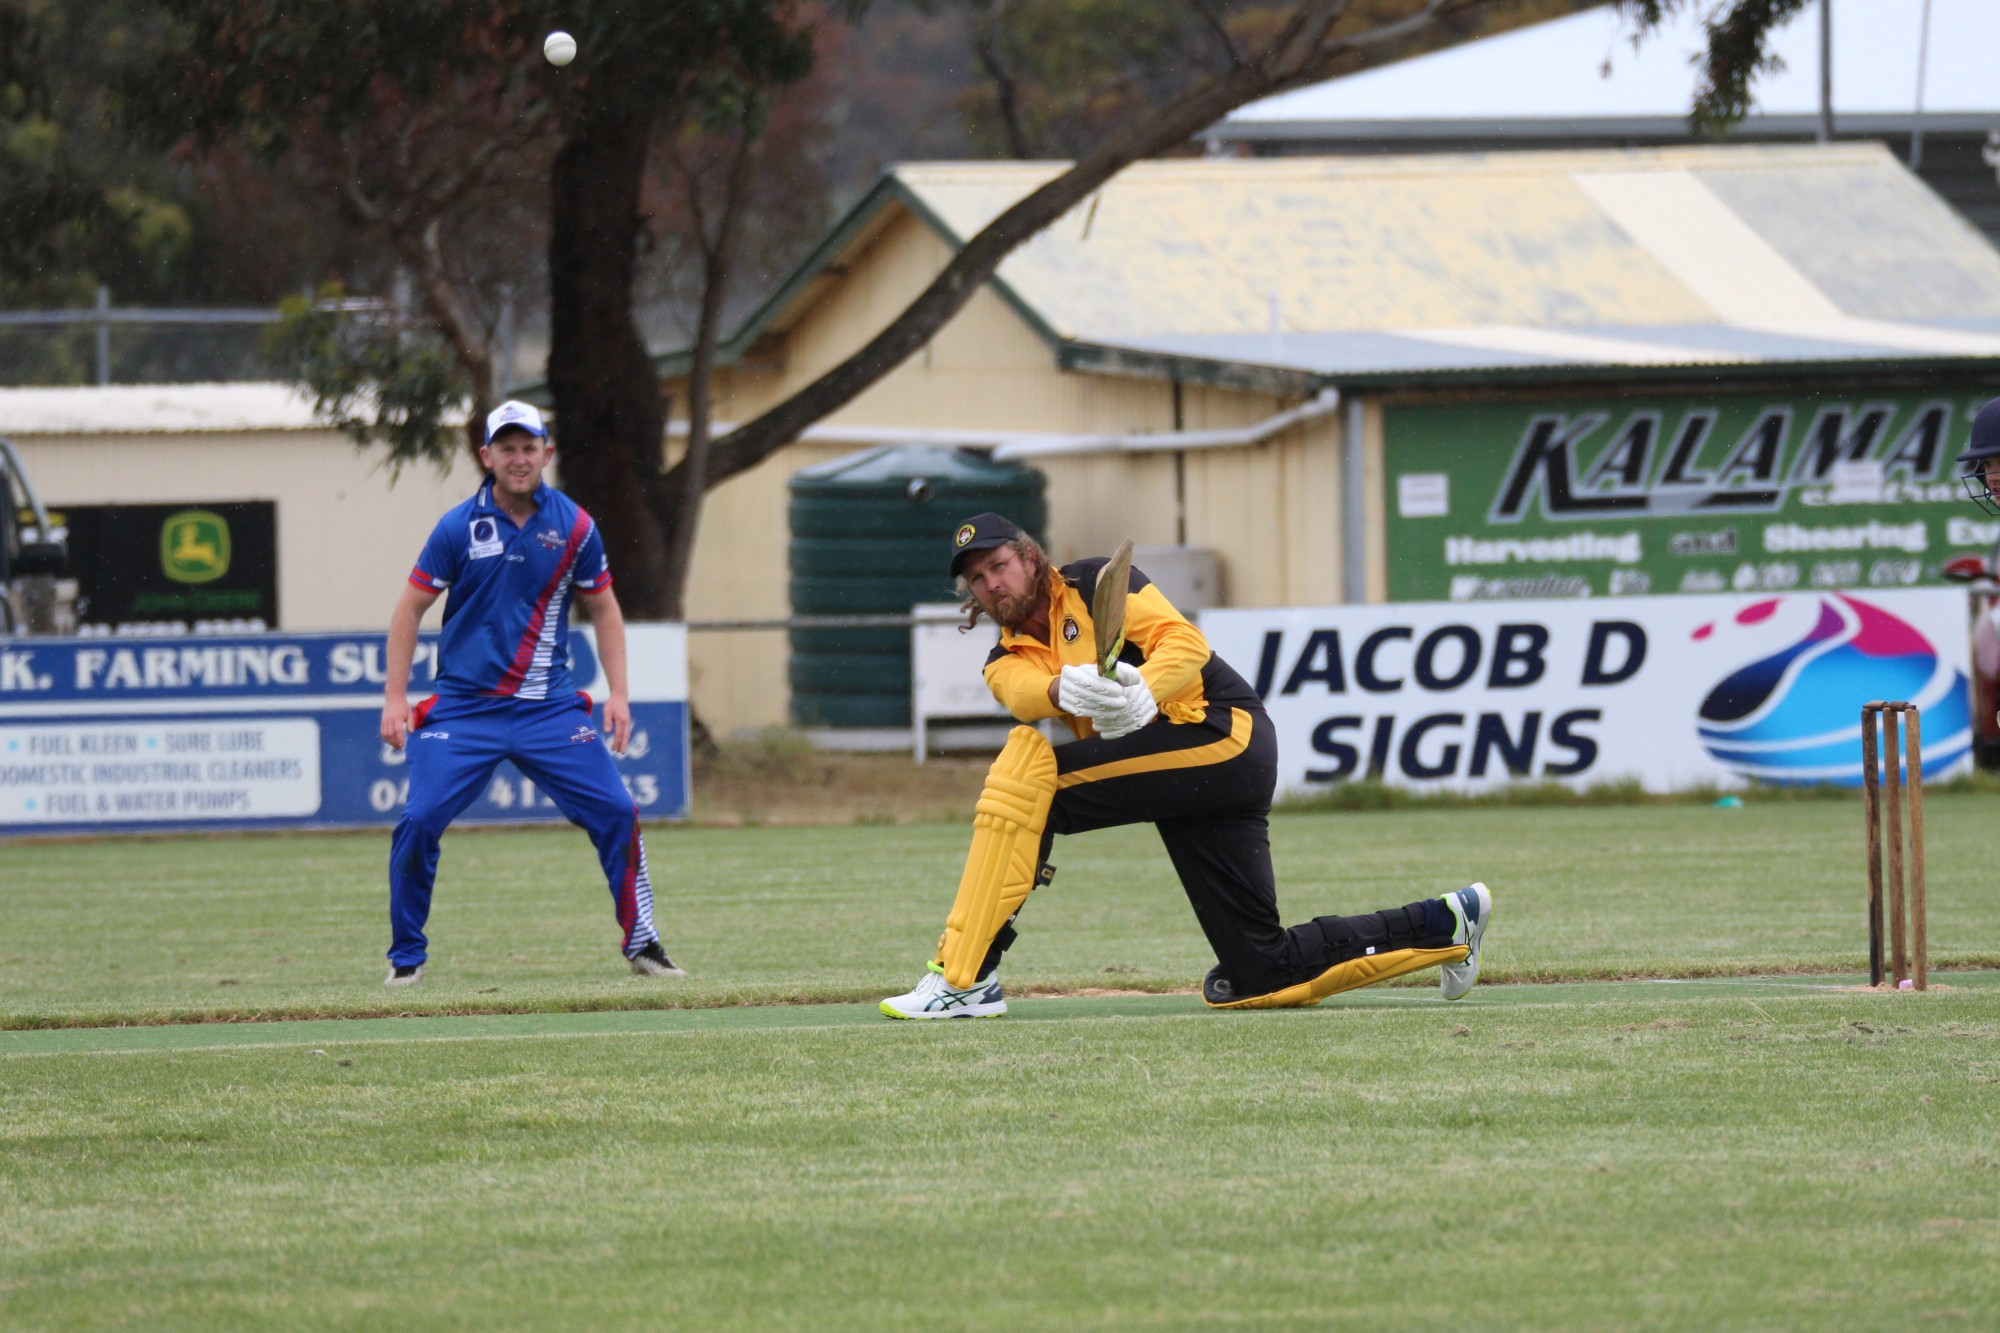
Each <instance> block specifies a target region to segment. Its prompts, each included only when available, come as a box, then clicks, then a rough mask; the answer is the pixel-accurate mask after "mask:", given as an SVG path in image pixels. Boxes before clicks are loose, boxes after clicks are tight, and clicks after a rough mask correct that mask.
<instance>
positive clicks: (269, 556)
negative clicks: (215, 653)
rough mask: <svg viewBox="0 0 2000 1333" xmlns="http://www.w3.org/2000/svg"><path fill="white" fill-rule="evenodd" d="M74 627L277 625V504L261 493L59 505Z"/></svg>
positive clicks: (109, 630)
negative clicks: (196, 500) (197, 500)
mask: <svg viewBox="0 0 2000 1333" xmlns="http://www.w3.org/2000/svg"><path fill="white" fill-rule="evenodd" d="M49 518H50V521H51V522H52V523H53V524H54V525H55V526H57V527H59V528H61V529H62V530H63V531H64V532H65V533H66V534H67V538H68V541H69V553H70V554H69V561H70V573H71V574H72V575H73V576H74V577H75V579H76V581H77V594H76V618H77V625H78V629H79V632H80V633H83V634H86V635H92V634H105V635H109V634H189V633H194V634H244V633H252V632H257V631H262V630H268V629H276V628H277V626H278V507H277V505H275V504H273V503H271V502H270V501H268V500H243V501H231V502H226V503H203V504H186V505H62V506H56V507H54V508H53V509H52V510H51V512H50V514H49Z"/></svg>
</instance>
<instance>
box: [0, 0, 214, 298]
mask: <svg viewBox="0 0 2000 1333" xmlns="http://www.w3.org/2000/svg"><path fill="white" fill-rule="evenodd" d="M138 15H139V11H138V10H137V9H136V7H135V6H134V5H133V4H131V3H127V2H126V0H74V2H73V3H65V4H57V3H54V2H53V0H0V302H6V303H9V304H29V303H33V304H48V305H80V304H86V303H88V302H89V301H90V300H91V299H92V298H93V296H94V294H95V291H96V288H97V285H98V284H99V283H111V284H114V285H115V286H117V287H118V288H119V289H121V290H128V291H137V292H140V293H148V292H155V291H159V290H162V289H164V288H166V287H169V286H171V284H172V283H173V282H174V281H175V280H176V278H177V276H178V273H179V271H180V268H181V265H182V264H183V263H184V261H185V259H186V257H187V253H188V243H189V223H188V216H187V213H186V211H185V209H184V208H183V207H181V206H180V205H179V204H178V203H176V202H174V201H172V200H171V199H169V198H167V197H165V195H164V192H163V191H162V190H160V189H158V188H151V186H152V185H153V184H157V183H158V182H159V181H160V179H161V178H162V177H163V176H164V174H165V173H164V171H163V170H162V169H161V165H160V164H147V163H144V162H142V161H135V160H134V158H133V156H132V155H131V154H130V153H129V151H128V150H126V149H125V148H124V146H123V145H121V144H120V143H119V142H118V141H117V139H116V138H115V136H114V135H113V133H112V131H111V128H110V126H109V125H108V124H107V117H106V115H105V109H106V96H107V85H108V83H109V82H110V80H111V77H112V75H111V71H112V69H113V68H114V67H115V66H116V64H117V62H118V61H119V60H120V59H122V58H124V57H123V55H122V53H123V52H125V51H127V50H129V49H130V47H131V46H132V45H133V44H134V43H135V42H136V43H143V40H144V30H145V25H144V23H143V22H142V21H141V19H140V18H139V16H138ZM149 165H151V166H152V169H151V170H148V169H147V168H148V166H149ZM142 182H146V183H144V184H142Z"/></svg>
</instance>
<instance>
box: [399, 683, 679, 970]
mask: <svg viewBox="0 0 2000 1333" xmlns="http://www.w3.org/2000/svg"><path fill="white" fill-rule="evenodd" d="M404 752H405V753H406V754H407V755H408V756H409V771H410V799H409V802H408V804H407V805H406V806H405V807H404V810H403V817H402V819H401V820H400V821H399V822H398V823H397V824H396V832H395V834H394V836H393V837H392V838H391V839H390V843H389V929H390V946H389V961H390V962H392V963H394V964H396V965H397V966H399V967H400V966H404V965H408V964H414V963H421V962H423V961H424V957H425V950H426V947H427V941H426V940H425V938H424V922H425V921H427V920H429V919H430V914H431V888H432V885H433V884H435V883H436V881H437V866H438V839H439V838H441V837H442V836H443V835H444V831H445V828H446V827H447V826H448V825H450V823H451V821H452V820H454V819H456V818H457V817H458V816H459V814H460V813H461V812H462V811H463V810H464V809H465V807H466V806H468V805H470V804H472V802H473V801H474V800H475V799H477V797H478V796H479V793H480V792H481V791H482V790H484V788H485V786H486V784H487V782H488V780H489V779H491V778H492V776H493V770H494V769H495V768H496V767H498V766H499V764H500V761H501V760H503V759H510V760H512V761H513V762H514V765H515V767H517V768H519V769H520V770H521V772H523V773H525V774H526V775H527V776H528V777H529V778H531V779H533V780H534V783H535V785H536V786H537V787H538V788H540V789H541V790H542V791H544V792H546V793H547V794H548V796H549V797H550V799H552V800H553V801H555V803H556V808H557V809H558V810H560V811H562V812H563V814H564V815H566V816H568V817H569V820H570V822H571V823H573V824H576V825H578V826H580V827H581V828H582V829H583V831H584V832H585V833H588V834H589V835H590V841H591V842H592V843H593V844H594V845H595V846H596V848H597V859H598V861H599V862H601V863H602V864H603V866H604V876H605V879H606V880H607V881H609V883H610V885H611V901H612V904H613V905H614V907H615V909H616V911H617V916H618V926H619V929H620V930H621V931H622V932H623V934H624V949H625V956H626V957H627V958H630V957H631V956H632V955H633V954H635V953H638V952H639V951H640V950H641V949H643V948H645V947H646V946H647V945H648V944H651V943H652V942H653V941H654V940H655V939H657V938H658V934H657V932H656V931H654V929H653V883H652V880H651V878H650V877H649V876H648V875H647V873H646V845H645V842H644V841H643V840H642V839H641V838H640V836H639V809H638V806H636V805H635V804H633V801H632V796H631V793H629V792H627V791H626V790H625V784H624V783H623V782H622V781H621V780H620V779H619V777H618V764H617V761H616V760H614V759H613V758H612V757H611V751H610V750H609V749H608V748H606V746H605V743H604V741H603V740H602V739H600V738H599V737H598V735H597V729H596V727H595V726H593V725H592V723H591V717H590V699H589V696H587V695H584V694H570V695H565V696H563V697H561V698H555V699H503V698H489V697H486V696H483V695H474V696H469V697H456V696H454V697H446V696H440V697H438V698H435V699H430V700H427V701H425V702H424V703H422V704H420V705H418V707H417V709H416V715H415V717H414V719H413V724H412V726H411V728H410V739H409V742H408V745H407V748H406V750H405V751H404Z"/></svg>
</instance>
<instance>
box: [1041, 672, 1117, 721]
mask: <svg viewBox="0 0 2000 1333" xmlns="http://www.w3.org/2000/svg"><path fill="white" fill-rule="evenodd" d="M1124 706H1125V689H1124V687H1123V686H1122V685H1120V684H1119V683H1118V682H1117V681H1115V680H1107V679H1106V678H1105V677H1103V676H1100V675H1098V674H1097V668H1096V667H1089V666H1066V667H1064V668H1063V669H1062V676H1061V677H1060V678H1059V679H1058V681H1057V683H1056V707H1058V708H1060V709H1062V710H1063V712H1065V713H1072V714H1074V715H1076V716H1077V717H1087V718H1089V719H1090V720H1091V721H1093V722H1095V721H1097V720H1098V719H1100V718H1101V717H1104V716H1108V715H1110V714H1112V713H1116V712H1118V711H1119V710H1120V709H1122V708H1124Z"/></svg>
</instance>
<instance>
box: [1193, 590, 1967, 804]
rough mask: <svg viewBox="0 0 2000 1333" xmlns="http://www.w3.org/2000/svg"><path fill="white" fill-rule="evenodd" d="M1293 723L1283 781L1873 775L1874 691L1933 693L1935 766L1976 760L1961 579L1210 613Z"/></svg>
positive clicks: (1924, 702) (1482, 783)
mask: <svg viewBox="0 0 2000 1333" xmlns="http://www.w3.org/2000/svg"><path fill="white" fill-rule="evenodd" d="M1201 627H1202V630H1203V632H1204V633H1205V634H1207V636H1208V639H1209V643H1210V644H1211V646H1213V648H1214V649H1215V651H1216V652H1217V653H1219V654H1221V656H1222V657H1223V658H1224V660H1226V661H1228V662H1229V663H1230V664H1231V665H1233V666H1235V667H1236V668H1237V670H1238V671H1240V672H1241V673H1242V674H1243V675H1244V676H1246V677H1247V678H1249V679H1250V680H1251V681H1252V683H1253V684H1254V685H1255V686H1256V689H1257V692H1258V693H1259V694H1260V695H1261V696H1263V699H1264V703H1265V707H1266V708H1267V709H1268V710H1269V711H1270V714H1271V719H1272V721H1273V722H1274V723H1275V724H1276V726H1277V732H1278V763H1279V767H1278V783H1279V787H1280V789H1281V790H1286V791H1293V792H1302V791H1311V790H1312V789H1314V788H1315V787H1320V786H1324V785H1326V784H1329V783H1335V782H1344V781H1349V780H1352V779H1357V778H1364V777H1368V776H1370V775H1375V776H1379V777H1380V778H1381V779H1382V780H1383V781H1385V782H1390V783H1393V784H1396V785H1399V786H1410V787H1419V788H1422V787H1438V788H1454V789H1461V790H1471V789H1478V788H1482V787H1491V786H1496V785H1498V784H1501V783H1504V782H1508V781H1511V780H1526V781H1549V780H1555V781H1561V782H1565V783H1569V784H1571V785H1575V786H1588V785H1591V784H1594V783H1602V782H1608V781H1616V780H1620V779H1633V778H1636V779H1637V780H1639V781H1640V782H1641V783H1643V784H1644V785H1645V787H1646V788H1647V789H1649V790H1653V791H1672V790H1677V789H1682V788H1686V787H1692V786H1701V785H1708V784H1714V785H1721V786H1732V785H1740V784H1742V783H1744V782H1746V781H1757V782H1765V783H1773V784H1784V785H1793V784H1806V783H1837V784H1842V785H1848V786H1853V785H1857V784H1859V782H1860V781H1861V743H1860V734H1861V724H1860V710H1861V705H1862V704H1864V703H1867V702H1869V701H1870V700H1875V699H1906V700H1909V701H1910V702H1912V703H1915V704H1917V705H1918V706H1919V707H1920V708H1922V709H1923V738H1924V773H1925V775H1926V776H1929V777H1934V778H1935V777H1943V776H1947V775H1950V774H1952V773H1955V772H1959V771H1962V770H1963V769H1965V768H1966V767H1967V766H1968V765H1969V763H1970V754H1971V749H1972V719H1971V713H1970V711H1969V705H1968V697H1967V696H1968V681H1967V675H1966V670H1967V662H1968V658H1969V656H1970V647H1969V642H1968V635H1967V628H1966V599H1965V594H1964V593H1963V592H1960V591H1958V590H1956V589H1919V590H1911V591H1900V592H1887V593H1841V592H1824V593H1790V594H1784V595H1781V596H1775V597H1773V596H1769V595H1763V594H1758V595H1753V596H1742V597H1734V596H1723V597H1632V598H1619V599H1615V600H1614V599H1602V600H1597V599H1593V600H1591V601H1588V602H1575V601H1543V602H1517V603H1512V604H1506V605H1501V604H1491V605H1474V606H1464V605H1456V606H1455V605H1451V604H1446V603H1426V604H1416V605H1404V606H1337V607H1296V608H1281V609H1275V610H1243V611H1236V610H1227V611H1205V612H1203V613H1202V615H1201Z"/></svg>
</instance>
